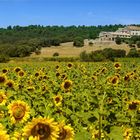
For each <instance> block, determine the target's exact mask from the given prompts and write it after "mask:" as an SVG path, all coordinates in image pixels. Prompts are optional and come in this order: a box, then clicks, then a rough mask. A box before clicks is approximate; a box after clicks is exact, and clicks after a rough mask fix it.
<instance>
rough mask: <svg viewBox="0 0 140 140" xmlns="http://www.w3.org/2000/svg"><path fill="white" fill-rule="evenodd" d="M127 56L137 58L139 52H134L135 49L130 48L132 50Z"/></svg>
mask: <svg viewBox="0 0 140 140" xmlns="http://www.w3.org/2000/svg"><path fill="white" fill-rule="evenodd" d="M127 56H128V57H139V52H138V51H137V50H136V48H132V49H130V51H129V53H128V54H127Z"/></svg>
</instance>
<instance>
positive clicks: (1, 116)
mask: <svg viewBox="0 0 140 140" xmlns="http://www.w3.org/2000/svg"><path fill="white" fill-rule="evenodd" d="M2 118H4V111H2V110H0V119H2Z"/></svg>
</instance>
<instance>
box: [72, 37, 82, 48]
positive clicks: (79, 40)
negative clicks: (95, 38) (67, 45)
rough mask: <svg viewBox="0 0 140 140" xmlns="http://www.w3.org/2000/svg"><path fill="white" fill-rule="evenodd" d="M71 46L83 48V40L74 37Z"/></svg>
mask: <svg viewBox="0 0 140 140" xmlns="http://www.w3.org/2000/svg"><path fill="white" fill-rule="evenodd" d="M73 46H76V47H83V46H84V40H83V38H82V37H76V38H75V39H74V42H73Z"/></svg>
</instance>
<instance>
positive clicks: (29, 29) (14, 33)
mask: <svg viewBox="0 0 140 140" xmlns="http://www.w3.org/2000/svg"><path fill="white" fill-rule="evenodd" d="M121 27H124V25H121V24H119V25H105V26H101V25H99V26H84V25H83V26H67V27H65V26H41V25H29V26H25V27H22V26H13V27H12V26H8V27H7V28H0V54H6V55H8V56H9V57H24V56H28V55H30V54H31V53H32V52H38V51H39V50H40V49H41V48H42V47H50V46H52V45H53V46H59V45H60V43H64V42H70V41H75V45H77V44H78V45H81V44H80V43H81V42H80V41H81V40H83V39H95V38H97V37H98V35H99V33H100V32H101V31H116V30H117V29H118V28H121Z"/></svg>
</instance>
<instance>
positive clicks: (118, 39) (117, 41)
mask: <svg viewBox="0 0 140 140" xmlns="http://www.w3.org/2000/svg"><path fill="white" fill-rule="evenodd" d="M115 42H116V44H118V45H120V44H121V43H122V40H121V38H120V37H116V38H115Z"/></svg>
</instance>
